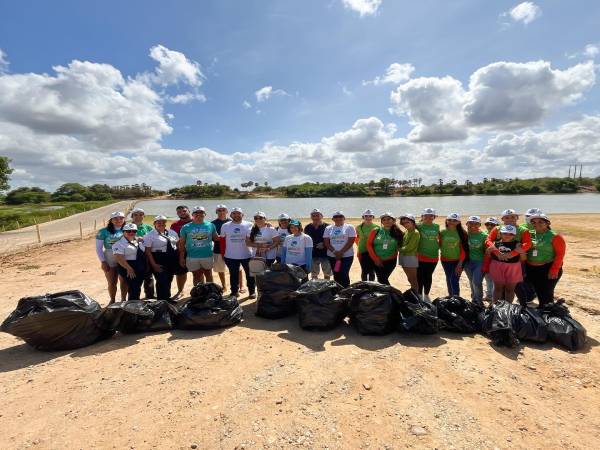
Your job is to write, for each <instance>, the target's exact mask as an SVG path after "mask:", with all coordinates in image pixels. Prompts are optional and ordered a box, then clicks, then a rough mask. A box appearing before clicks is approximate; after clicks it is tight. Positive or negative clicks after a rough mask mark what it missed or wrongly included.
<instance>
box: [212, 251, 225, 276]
mask: <svg viewBox="0 0 600 450" xmlns="http://www.w3.org/2000/svg"><path fill="white" fill-rule="evenodd" d="M225 269H227V266H226V265H225V260H224V259H223V255H221V254H220V253H215V254H214V255H213V270H214V271H215V272H219V273H223V272H225Z"/></svg>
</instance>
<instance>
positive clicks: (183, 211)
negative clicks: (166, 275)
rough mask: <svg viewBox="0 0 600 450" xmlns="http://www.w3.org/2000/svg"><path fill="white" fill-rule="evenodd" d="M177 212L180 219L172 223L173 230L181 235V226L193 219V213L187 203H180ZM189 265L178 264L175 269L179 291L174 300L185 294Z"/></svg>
mask: <svg viewBox="0 0 600 450" xmlns="http://www.w3.org/2000/svg"><path fill="white" fill-rule="evenodd" d="M175 212H176V213H177V217H179V220H177V221H175V222H173V223H172V224H171V230H173V231H174V232H175V233H177V235H178V236H179V232H180V231H181V228H182V227H183V226H184V225H185V224H186V223H190V222H191V221H192V215H191V214H190V208H188V207H187V206H186V205H179V206H178V207H177V208H175ZM187 272H188V270H187V267H185V265H179V264H178V266H177V268H176V270H175V279H176V280H177V293H176V294H175V295H174V296H173V300H177V299H179V298H180V297H181V295H182V294H183V289H184V288H185V283H186V281H187Z"/></svg>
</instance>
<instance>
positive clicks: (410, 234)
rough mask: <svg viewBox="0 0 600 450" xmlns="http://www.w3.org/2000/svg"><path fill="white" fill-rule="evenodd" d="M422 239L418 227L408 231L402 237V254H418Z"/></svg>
mask: <svg viewBox="0 0 600 450" xmlns="http://www.w3.org/2000/svg"><path fill="white" fill-rule="evenodd" d="M420 240H421V233H419V230H417V229H416V228H415V229H414V230H411V231H406V232H405V233H404V236H403V237H402V248H401V249H400V254H401V255H402V256H416V254H417V250H418V249H419V241H420Z"/></svg>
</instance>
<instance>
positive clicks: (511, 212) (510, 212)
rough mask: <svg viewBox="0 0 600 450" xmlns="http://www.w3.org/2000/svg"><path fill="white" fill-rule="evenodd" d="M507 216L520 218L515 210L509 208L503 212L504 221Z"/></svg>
mask: <svg viewBox="0 0 600 450" xmlns="http://www.w3.org/2000/svg"><path fill="white" fill-rule="evenodd" d="M506 216H518V214H517V212H516V211H515V210H514V209H510V208H509V209H505V210H504V211H502V218H503V219H504V218H505V217H506Z"/></svg>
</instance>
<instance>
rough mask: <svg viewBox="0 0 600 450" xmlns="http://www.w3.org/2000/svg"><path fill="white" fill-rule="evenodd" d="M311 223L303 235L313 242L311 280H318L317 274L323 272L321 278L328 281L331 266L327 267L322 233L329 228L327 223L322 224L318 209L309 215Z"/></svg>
mask: <svg viewBox="0 0 600 450" xmlns="http://www.w3.org/2000/svg"><path fill="white" fill-rule="evenodd" d="M310 220H311V223H309V224H308V225H306V227H305V228H304V233H306V234H307V235H308V236H310V238H311V239H312V241H313V251H312V269H311V278H312V279H313V280H316V279H317V278H319V273H320V271H321V270H322V271H323V277H324V278H325V279H326V280H329V279H330V278H331V276H332V275H333V273H332V271H331V266H330V265H329V258H328V257H327V249H326V248H325V243H324V242H323V233H325V229H326V228H327V227H328V226H329V224H328V223H326V222H323V214H322V213H321V211H319V210H318V209H313V210H312V211H311V213H310Z"/></svg>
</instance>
